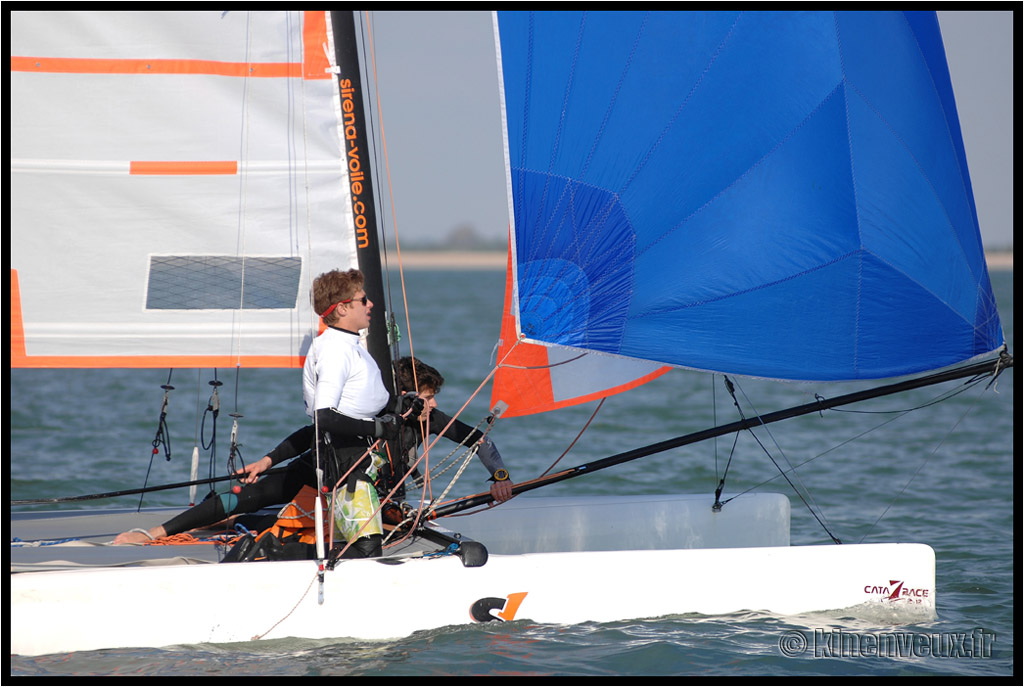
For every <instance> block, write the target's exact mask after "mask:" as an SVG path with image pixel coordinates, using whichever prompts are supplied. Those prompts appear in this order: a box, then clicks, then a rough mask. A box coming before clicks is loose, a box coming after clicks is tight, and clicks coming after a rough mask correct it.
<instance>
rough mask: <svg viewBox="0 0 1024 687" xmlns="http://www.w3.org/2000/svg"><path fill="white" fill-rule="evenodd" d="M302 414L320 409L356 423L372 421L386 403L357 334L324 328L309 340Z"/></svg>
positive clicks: (376, 371)
mask: <svg viewBox="0 0 1024 687" xmlns="http://www.w3.org/2000/svg"><path fill="white" fill-rule="evenodd" d="M302 397H303V400H304V401H305V404H306V414H307V415H309V416H310V417H313V416H314V415H315V413H316V411H317V410H320V409H321V408H334V409H335V410H337V411H338V412H340V413H342V414H344V415H347V416H348V417H351V418H356V419H359V420H369V419H372V418H373V417H374V416H375V415H377V413H379V412H380V411H381V410H382V409H383V408H384V406H385V405H386V404H387V402H388V390H387V388H386V387H385V386H384V380H383V379H382V378H381V373H380V368H379V367H378V366H377V363H376V361H374V359H373V357H372V356H371V355H370V354H369V352H367V350H366V349H365V348H363V347H362V346H360V345H359V335H358V334H353V333H351V332H347V331H342V330H340V329H332V328H328V329H327V330H325V331H324V333H323V334H321V335H320V336H318V337H316V339H314V340H313V345H312V346H310V349H309V353H308V354H307V355H306V364H305V366H304V367H303V370H302Z"/></svg>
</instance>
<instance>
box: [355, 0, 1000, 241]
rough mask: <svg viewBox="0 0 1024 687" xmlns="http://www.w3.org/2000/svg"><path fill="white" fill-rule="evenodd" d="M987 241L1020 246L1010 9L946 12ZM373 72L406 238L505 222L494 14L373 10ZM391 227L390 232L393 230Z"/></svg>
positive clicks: (497, 231) (486, 228) (489, 234)
mask: <svg viewBox="0 0 1024 687" xmlns="http://www.w3.org/2000/svg"><path fill="white" fill-rule="evenodd" d="M938 14H939V24H940V27H941V29H942V35H943V42H944V43H945V46H946V56H947V60H948V62H949V69H950V74H951V77H952V80H953V90H954V92H955V94H956V100H957V109H958V114H959V117H960V123H961V127H962V130H963V136H964V145H965V148H966V150H967V160H968V165H969V166H970V172H971V180H972V182H973V186H974V197H975V201H976V204H977V207H978V219H979V223H980V225H981V234H982V240H983V241H984V244H985V246H986V248H990V249H1000V248H1010V247H1012V245H1013V203H1014V190H1015V189H1014V186H1013V173H1014V167H1013V158H1014V156H1013V146H1014V133H1013V132H1014V127H1013V102H1014V88H1015V85H1016V84H1015V83H1014V81H1013V13H1012V12H1010V11H1002V12H984V11H972V12H939V13H938ZM372 21H373V31H374V47H375V52H376V59H377V77H378V82H379V83H380V91H381V108H382V119H383V122H384V134H385V136H386V139H387V141H386V142H387V151H388V165H389V168H390V175H391V178H390V186H391V188H392V191H393V195H394V208H395V210H394V213H395V217H396V220H395V222H394V223H393V222H392V220H391V216H392V211H391V208H390V207H385V208H383V209H382V210H381V213H382V214H384V215H385V216H386V217H387V222H388V226H389V227H390V226H397V227H398V232H399V239H400V240H405V241H409V242H410V243H412V242H414V241H418V240H419V241H422V240H429V239H430V238H431V237H437V238H438V239H443V238H444V237H445V236H447V235H448V233H449V232H450V231H452V229H454V228H456V227H458V226H460V225H470V226H472V227H473V228H474V229H475V230H476V232H477V233H478V234H479V235H481V236H483V237H486V238H489V239H497V240H503V239H504V237H505V236H506V232H507V229H508V210H507V201H506V190H505V181H504V174H505V167H504V157H503V153H502V148H501V129H500V124H499V116H500V115H499V109H498V90H497V89H498V86H497V68H496V66H495V57H494V39H493V32H492V28H491V17H490V13H488V12H376V13H374V16H373V20H372ZM389 234H390V232H389Z"/></svg>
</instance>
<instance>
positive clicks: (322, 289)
mask: <svg viewBox="0 0 1024 687" xmlns="http://www.w3.org/2000/svg"><path fill="white" fill-rule="evenodd" d="M361 288H363V273H362V272H360V271H359V270H347V271H342V270H331V271H330V272H324V273H323V274H321V275H320V276H318V277H317V278H316V279H314V280H313V293H312V296H313V310H314V311H316V314H317V315H323V313H324V312H326V311H327V309H328V308H330V307H331V306H332V305H334V304H335V303H339V302H341V301H347V300H349V299H351V298H352V297H353V296H355V295H356V291H358V290H359V289H361ZM335 317H337V316H336V315H335ZM333 319H334V318H333V317H332V318H331V320H332V321H333Z"/></svg>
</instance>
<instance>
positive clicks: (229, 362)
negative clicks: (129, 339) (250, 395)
mask: <svg viewBox="0 0 1024 687" xmlns="http://www.w3.org/2000/svg"><path fill="white" fill-rule="evenodd" d="M11 319H12V328H11V329H12V333H11V343H12V348H11V367H23V368H41V369H55V368H82V369H93V368H103V369H110V368H115V367H120V368H130V369H138V368H164V367H177V368H208V367H234V366H238V367H274V368H299V367H302V365H303V363H305V362H306V359H305V356H297V355H295V356H292V355H249V356H246V355H243V356H231V355H140V356H120V355H97V356H84V355H26V354H25V345H24V336H22V347H21V351H20V353H18V352H16V350H15V349H14V346H13V344H14V332H13V329H14V327H13V319H14V314H13V313H12V315H11Z"/></svg>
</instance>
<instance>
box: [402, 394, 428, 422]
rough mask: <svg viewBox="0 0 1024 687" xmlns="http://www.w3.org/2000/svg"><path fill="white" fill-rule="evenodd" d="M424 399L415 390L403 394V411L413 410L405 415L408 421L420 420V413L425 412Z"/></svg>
mask: <svg viewBox="0 0 1024 687" xmlns="http://www.w3.org/2000/svg"><path fill="white" fill-rule="evenodd" d="M423 405H424V404H423V399H422V398H420V397H419V396H418V395H417V394H416V392H415V391H407V392H405V393H404V394H403V395H402V412H403V414H404V413H405V411H406V410H411V412H410V413H409V414H408V415H406V416H405V421H406V423H413V422H418V421H419V419H420V415H421V414H422V413H423Z"/></svg>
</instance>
